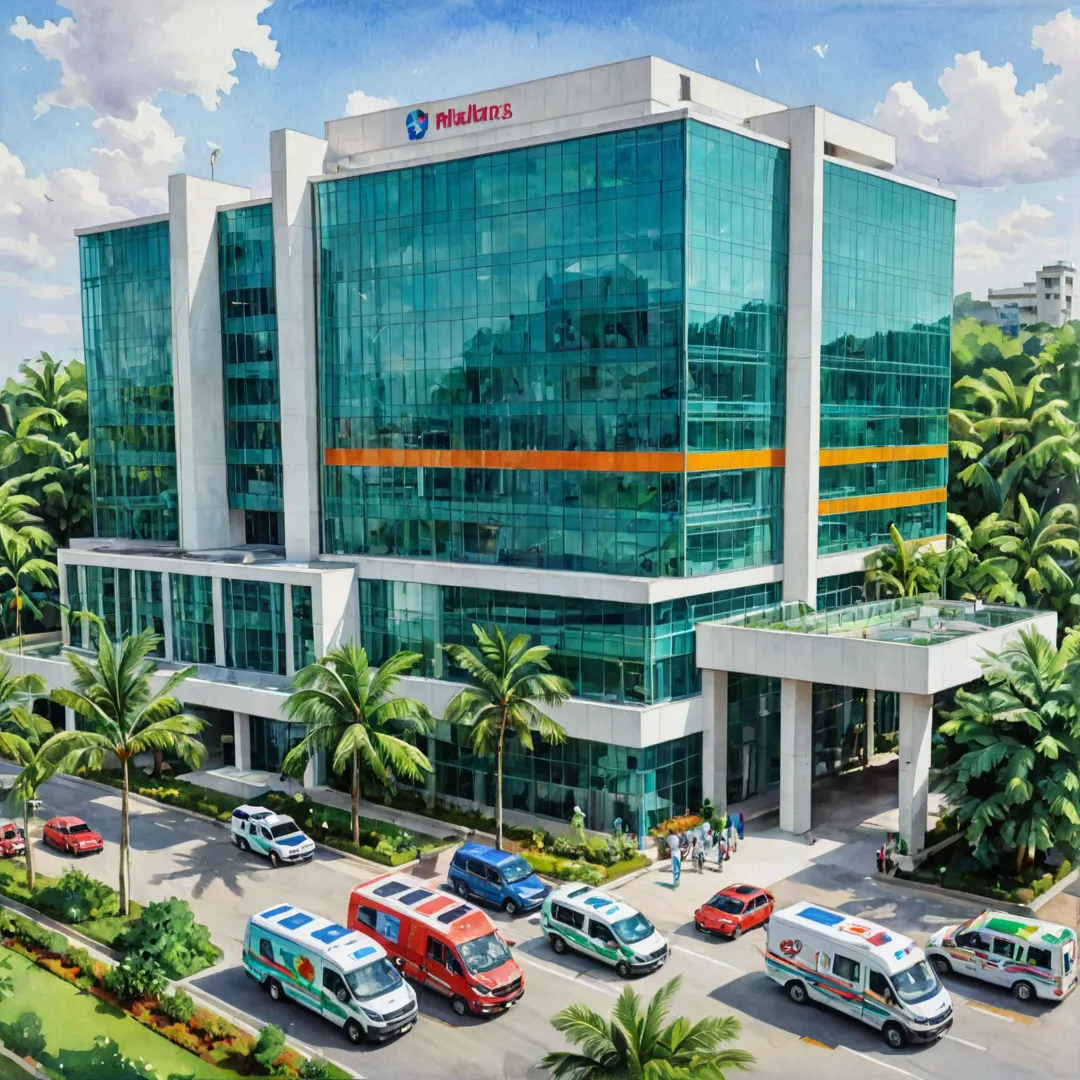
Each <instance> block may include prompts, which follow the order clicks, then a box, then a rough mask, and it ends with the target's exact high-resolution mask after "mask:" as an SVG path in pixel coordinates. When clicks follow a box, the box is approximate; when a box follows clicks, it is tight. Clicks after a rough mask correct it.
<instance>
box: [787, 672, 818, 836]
mask: <svg viewBox="0 0 1080 1080" xmlns="http://www.w3.org/2000/svg"><path fill="white" fill-rule="evenodd" d="M813 702H814V684H813V683H808V682H800V681H798V680H796V679H782V680H781V682H780V828H781V829H783V830H784V831H785V832H790V833H795V834H796V835H799V834H801V833H805V832H809V831H810V804H811V798H810V786H811V782H812V781H813V777H814V768H813V752H812V751H813V735H814V718H813Z"/></svg>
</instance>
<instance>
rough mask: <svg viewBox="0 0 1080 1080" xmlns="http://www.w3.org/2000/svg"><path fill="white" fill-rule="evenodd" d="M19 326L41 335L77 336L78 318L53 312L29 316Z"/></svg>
mask: <svg viewBox="0 0 1080 1080" xmlns="http://www.w3.org/2000/svg"><path fill="white" fill-rule="evenodd" d="M19 325H20V326H25V327H26V329H27V330H40V331H41V333H43V334H52V335H53V336H55V337H59V336H60V335H61V334H77V333H78V332H79V318H78V316H77V315H59V314H57V313H56V312H54V311H45V312H42V313H41V314H39V315H29V316H27V318H25V319H23V320H22V322H21V323H19Z"/></svg>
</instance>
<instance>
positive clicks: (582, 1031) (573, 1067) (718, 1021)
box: [540, 976, 754, 1080]
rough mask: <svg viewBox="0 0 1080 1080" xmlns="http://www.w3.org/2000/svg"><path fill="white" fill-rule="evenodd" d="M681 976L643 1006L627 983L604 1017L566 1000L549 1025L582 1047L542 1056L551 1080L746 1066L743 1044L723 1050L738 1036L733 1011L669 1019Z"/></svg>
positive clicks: (661, 1076)
mask: <svg viewBox="0 0 1080 1080" xmlns="http://www.w3.org/2000/svg"><path fill="white" fill-rule="evenodd" d="M681 984H682V979H681V977H680V976H676V977H675V978H674V979H672V980H671V982H669V983H667V984H666V985H665V986H662V987H661V988H660V989H659V990H657V992H656V993H655V994H654V995H653V998H652V1000H651V1001H650V1002H649V1004H648V1007H647V1008H646V1009H645V1011H644V1012H642V1008H641V999H640V998H639V997H638V995H637V994H636V993H634V991H633V990H632V989H631V988H630V987H629V986H626V987H624V988H623V992H622V993H621V994H620V995H619V1000H618V1001H616V1002H615V1007H614V1008H613V1009H612V1010H611V1019H610V1020H605V1019H604V1017H602V1016H601V1015H600V1014H599V1013H596V1012H593V1010H592V1009H590V1008H589V1006H588V1005H570V1006H568V1007H567V1008H565V1009H563V1010H562V1011H560V1012H558V1013H556V1014H555V1016H554V1018H553V1019H552V1021H551V1026H552V1027H553V1028H555V1030H556V1031H558V1032H561V1033H562V1034H563V1035H565V1036H566V1039H567V1041H568V1042H569V1043H571V1044H572V1045H573V1046H579V1047H580V1048H581V1050H580V1052H572V1051H564V1050H560V1051H554V1052H552V1053H550V1054H547V1055H546V1056H545V1057H544V1060H543V1061H541V1062H540V1067H541V1068H542V1069H547V1070H548V1072H550V1073H551V1075H552V1076H553V1077H554V1078H555V1080H724V1075H725V1072H726V1071H728V1070H731V1069H749V1068H750V1067H751V1066H752V1065H753V1063H754V1058H753V1057H752V1056H751V1055H750V1054H749V1053H747V1052H746V1051H745V1050H722V1049H720V1047H721V1046H722V1045H723V1044H724V1043H729V1042H731V1041H732V1040H733V1039H735V1038H737V1037H738V1034H739V1031H740V1030H741V1027H742V1025H741V1024H740V1023H739V1021H738V1020H737V1019H736V1018H735V1017H734V1016H709V1017H706V1018H705V1019H704V1020H699V1021H698V1022H697V1023H696V1024H691V1023H690V1021H689V1020H687V1019H686V1017H684V1016H680V1017H678V1018H677V1019H675V1020H672V1021H671V1022H670V1023H669V1022H668V1012H669V1011H670V1009H671V1004H672V1000H673V999H674V997H675V995H676V993H678V990H679V987H680V985H681Z"/></svg>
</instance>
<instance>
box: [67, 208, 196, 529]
mask: <svg viewBox="0 0 1080 1080" xmlns="http://www.w3.org/2000/svg"><path fill="white" fill-rule="evenodd" d="M79 265H80V277H81V286H82V326H83V347H84V349H85V353H86V378H87V396H88V401H89V413H90V468H91V481H92V486H93V497H94V534H95V535H96V536H117V537H126V538H130V539H138V540H176V538H177V495H176V430H175V418H174V415H173V376H172V298H171V295H170V290H169V225H168V222H157V223H155V224H151V225H137V226H132V227H130V228H126V229H125V228H119V229H113V230H110V231H108V232H99V233H91V234H90V235H88V236H80V237H79Z"/></svg>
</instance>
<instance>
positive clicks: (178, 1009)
mask: <svg viewBox="0 0 1080 1080" xmlns="http://www.w3.org/2000/svg"><path fill="white" fill-rule="evenodd" d="M158 1005H159V1007H160V1009H161V1012H162V1013H163V1014H164V1015H165V1016H167V1017H168V1018H169V1019H170V1020H171V1021H172V1022H173V1023H174V1024H186V1023H188V1022H189V1021H190V1020H191V1018H192V1017H193V1016H194V1015H195V1002H194V1001H193V1000H192V998H191V995H190V994H189V993H187V992H186V991H185V990H181V989H179V988H177V989H176V990H175V991H174V992H173V993H171V994H166V995H165V996H164V997H163V998H161V1000H160V1001H159V1002H158Z"/></svg>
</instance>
